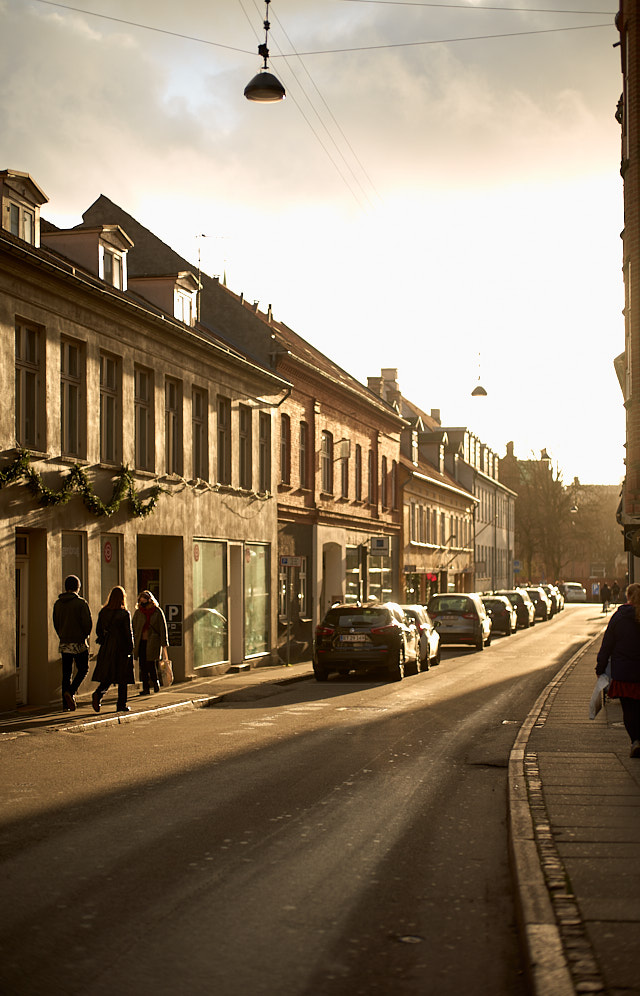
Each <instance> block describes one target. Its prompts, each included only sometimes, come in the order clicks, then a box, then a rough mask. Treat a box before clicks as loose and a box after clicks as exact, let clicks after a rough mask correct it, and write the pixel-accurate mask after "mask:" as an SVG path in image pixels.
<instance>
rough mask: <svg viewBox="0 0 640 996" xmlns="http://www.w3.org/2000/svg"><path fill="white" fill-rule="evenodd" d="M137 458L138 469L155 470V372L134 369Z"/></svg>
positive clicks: (139, 368)
mask: <svg viewBox="0 0 640 996" xmlns="http://www.w3.org/2000/svg"><path fill="white" fill-rule="evenodd" d="M134 378H135V385H134V408H135V459H136V468H137V469H138V470H153V465H154V449H153V439H154V436H153V404H152V401H153V374H152V373H151V371H150V370H143V369H142V367H136V368H135V369H134Z"/></svg>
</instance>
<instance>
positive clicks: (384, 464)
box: [380, 456, 389, 508]
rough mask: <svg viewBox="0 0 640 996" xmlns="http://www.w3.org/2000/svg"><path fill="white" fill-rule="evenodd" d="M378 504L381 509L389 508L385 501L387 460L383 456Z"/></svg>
mask: <svg viewBox="0 0 640 996" xmlns="http://www.w3.org/2000/svg"><path fill="white" fill-rule="evenodd" d="M380 504H381V505H382V507H383V508H388V507H389V502H388V500H387V458H386V456H383V458H382V460H381V465H380Z"/></svg>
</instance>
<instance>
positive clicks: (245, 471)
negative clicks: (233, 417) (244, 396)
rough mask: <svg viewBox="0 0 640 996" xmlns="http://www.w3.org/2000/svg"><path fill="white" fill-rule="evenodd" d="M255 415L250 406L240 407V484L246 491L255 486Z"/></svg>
mask: <svg viewBox="0 0 640 996" xmlns="http://www.w3.org/2000/svg"><path fill="white" fill-rule="evenodd" d="M252 416H253V413H252V411H251V408H250V407H249V405H238V482H239V484H240V487H241V488H243V489H244V490H245V491H250V490H251V488H252V486H253V461H252V459H251V457H252V444H253V417H252Z"/></svg>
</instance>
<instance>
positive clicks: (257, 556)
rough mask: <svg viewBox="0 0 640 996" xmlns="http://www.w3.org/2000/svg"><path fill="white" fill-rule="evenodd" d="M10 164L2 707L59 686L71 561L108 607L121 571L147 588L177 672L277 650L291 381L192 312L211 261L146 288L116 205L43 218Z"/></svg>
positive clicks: (2, 307)
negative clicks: (278, 443)
mask: <svg viewBox="0 0 640 996" xmlns="http://www.w3.org/2000/svg"><path fill="white" fill-rule="evenodd" d="M0 176H1V179H2V191H1V196H2V220H3V225H2V231H0V343H1V348H2V366H1V371H2V372H1V373H0V377H1V378H2V392H1V395H0V433H1V436H2V443H1V445H0V451H1V452H0V474H1V476H0V483H1V484H2V487H1V488H0V508H1V526H0V529H1V530H2V543H1V546H0V550H1V551H2V552H1V553H0V575H1V576H2V577H3V578H4V581H5V590H7V591H9V592H11V593H13V592H14V591H15V600H14V599H13V595H12V597H11V598H10V605H12V606H13V607H14V609H15V612H14V611H12V612H10V613H6V614H5V616H4V617H3V621H2V622H1V623H0V626H2V628H3V632H2V646H3V648H4V650H3V657H2V661H1V662H0V663H1V669H0V709H5V710H6V709H10V708H14V707H15V705H16V703H18V704H20V703H29V704H46V703H48V702H50V701H59V686H60V668H59V654H58V643H57V638H56V634H55V632H54V630H53V626H52V622H51V608H52V605H53V602H54V601H55V598H56V597H57V595H58V593H59V592H60V591H61V590H62V586H63V579H64V577H65V576H66V575H68V574H76V575H78V576H79V577H80V579H81V581H82V591H83V593H84V595H85V597H86V598H87V600H88V602H89V604H90V607H91V609H92V611H93V614H94V618H95V616H96V615H97V612H98V609H99V607H100V605H101V604H103V602H104V600H105V599H106V597H107V595H108V592H109V590H110V589H111V587H112V586H113V585H115V584H123V585H124V587H125V589H126V591H127V595H128V599H129V605H130V606H131V605H132V603H134V602H135V598H136V595H137V592H138V591H139V590H140V589H141V588H149V589H150V590H152V591H153V592H154V593H155V594H156V595H157V597H158V599H159V601H160V604H161V605H162V606H163V608H164V609H165V611H166V613H167V617H168V622H169V625H170V633H171V644H172V646H171V657H172V660H173V663H174V671H175V673H176V677H177V679H178V680H184V679H188V678H190V677H192V676H194V675H198V674H207V673H212V672H215V671H217V670H225V669H227V668H228V667H229V666H231V665H251V664H256V663H259V662H260V661H261V660H265V659H270V658H271V656H272V654H274V653H275V648H276V644H277V608H278V599H277V585H278V558H277V542H278V540H277V502H276V499H275V497H274V490H275V488H274V485H273V483H272V480H271V474H272V470H273V465H274V454H273V452H272V449H273V447H274V446H275V436H274V430H273V424H274V420H275V413H276V410H277V409H276V407H275V406H277V404H278V402H279V401H281V399H282V397H283V396H285V395H286V393H287V391H288V390H289V389H290V385H289V384H288V383H287V382H286V381H285V380H284V379H283V378H282V377H280V376H279V375H278V374H277V373H276V372H275V371H274V370H270V369H267V368H265V367H264V366H262V365H261V364H260V363H259V362H256V361H252V360H250V359H248V358H247V357H244V356H242V355H240V354H239V353H238V352H236V351H233V350H230V349H229V348H228V347H227V346H225V345H223V344H221V343H220V342H219V341H217V339H216V338H215V336H212V335H210V334H209V333H207V331H206V330H205V329H202V328H198V327H197V326H196V321H195V316H196V299H197V293H198V286H199V281H198V278H197V275H196V274H194V273H192V272H189V271H187V270H186V269H185V270H183V269H181V270H179V271H178V270H173V271H168V272H159V273H157V274H156V277H157V279H156V280H155V283H154V286H153V287H152V288H150V287H148V286H147V287H145V286H142V285H141V284H140V283H139V282H138V283H137V285H136V277H135V276H134V275H131V274H130V273H129V272H128V259H129V253H130V252H131V250H132V247H133V240H132V239H131V237H130V236H129V234H128V233H127V232H126V231H125V229H124V228H123V227H122V226H120V225H119V224H118V222H117V221H116V220H115V219H113V220H112V221H110V222H108V223H106V222H105V223H104V224H101V223H96V224H93V225H91V226H85V227H84V228H83V229H81V230H75V229H72V230H68V231H61V230H58V229H55V228H54V226H51V225H47V224H46V223H44V222H43V224H42V226H41V225H40V207H41V205H42V204H43V203H44V202H45V201H46V197H45V195H44V194H43V193H42V191H41V190H40V188H39V187H38V186H37V185H36V184H35V183H34V182H33V181H32V180H31V179H30V178H29V177H28V176H27V175H26V174H19V173H17V172H15V171H9V170H5V171H3V173H2V174H0ZM14 208H15V210H14ZM29 215H30V216H31V217H30V220H25V219H26V218H28V217H29ZM5 220H8V224H5ZM41 228H42V230H41ZM134 288H135V289H134ZM145 295H146V296H145ZM91 650H92V652H93V651H95V650H96V647H95V645H94V643H93V639H92V645H91Z"/></svg>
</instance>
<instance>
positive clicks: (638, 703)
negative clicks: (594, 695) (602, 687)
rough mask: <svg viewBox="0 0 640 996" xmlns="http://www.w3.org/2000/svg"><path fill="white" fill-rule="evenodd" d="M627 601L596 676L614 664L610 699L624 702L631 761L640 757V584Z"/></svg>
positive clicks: (608, 633) (609, 632) (612, 624)
mask: <svg viewBox="0 0 640 996" xmlns="http://www.w3.org/2000/svg"><path fill="white" fill-rule="evenodd" d="M626 596H627V601H626V603H625V604H624V605H621V606H620V607H619V608H618V609H617V610H616V611H615V612H614V614H613V615H612V616H611V619H610V620H609V625H608V626H607V628H606V630H605V634H604V636H603V638H602V645H601V647H600V650H599V652H598V657H597V663H596V674H604V672H605V671H606V669H607V665H608V664H610V670H609V673H610V675H611V681H610V684H609V687H608V688H607V697H608V698H610V699H620V705H621V706H622V718H623V720H624V725H625V729H626V731H627V733H628V734H629V737H630V738H631V750H630V752H629V756H630V757H640V584H630V585H629V587H628V588H627V591H626Z"/></svg>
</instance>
